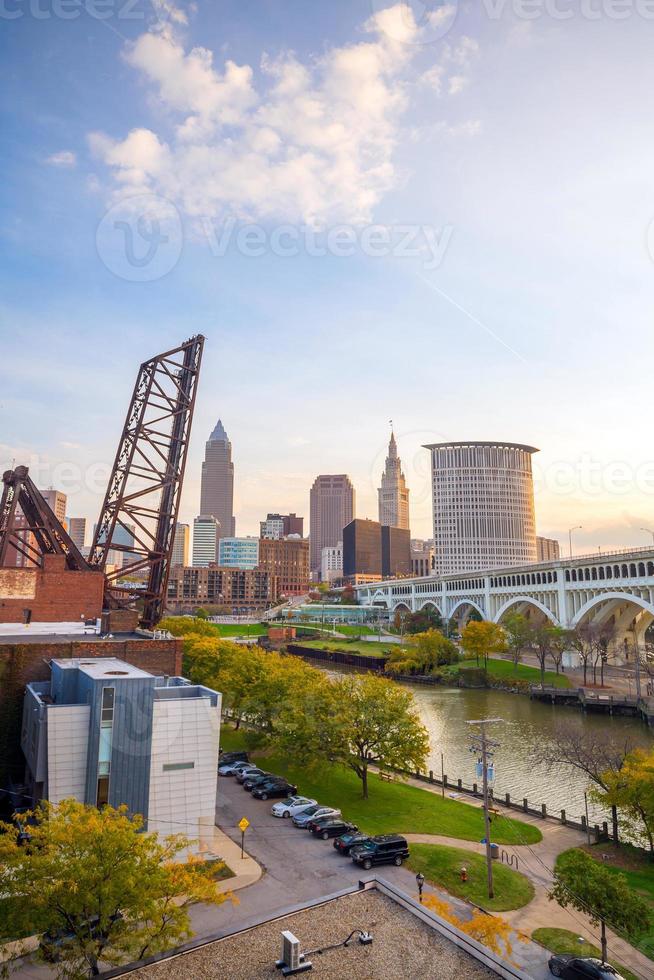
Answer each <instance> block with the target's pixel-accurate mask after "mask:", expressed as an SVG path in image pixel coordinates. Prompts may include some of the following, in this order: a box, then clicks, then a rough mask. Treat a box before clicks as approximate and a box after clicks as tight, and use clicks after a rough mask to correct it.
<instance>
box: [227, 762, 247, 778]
mask: <svg viewBox="0 0 654 980" xmlns="http://www.w3.org/2000/svg"><path fill="white" fill-rule="evenodd" d="M253 768H254V767H253V765H252V763H251V762H228V763H227V765H224V766H221V765H219V766H218V775H219V776H235V775H236V773H237V772H240V771H241V769H253Z"/></svg>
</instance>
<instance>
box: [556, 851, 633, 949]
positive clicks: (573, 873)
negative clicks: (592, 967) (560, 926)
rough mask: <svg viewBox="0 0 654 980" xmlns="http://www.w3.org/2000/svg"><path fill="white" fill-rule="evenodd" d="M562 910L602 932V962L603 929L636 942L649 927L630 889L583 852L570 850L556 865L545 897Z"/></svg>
mask: <svg viewBox="0 0 654 980" xmlns="http://www.w3.org/2000/svg"><path fill="white" fill-rule="evenodd" d="M549 898H550V899H555V900H556V901H557V902H558V903H559V905H560V906H561V907H562V908H567V907H568V906H569V905H571V906H572V908H574V909H577V911H578V912H584V913H585V914H586V915H588V917H589V918H590V920H591V922H592V923H593V925H601V928H602V960H603V962H606V959H607V949H606V926H607V925H609V926H610V927H612V928H613V929H615V930H616V931H617V932H621V933H624V934H625V935H626V936H628V937H629V939H635V938H637V937H638V936H639V935H640V934H641V933H643V932H644V931H645V930H646V929H647V928H648V926H649V923H650V919H651V909H650V906H649V905H648V904H647V902H645V901H644V900H643V899H642V898H640V896H639V895H637V894H636V892H634V891H633V890H632V889H631V888H630V887H629V883H628V881H627V879H626V877H625V876H624V875H623V874H615V873H614V872H612V871H609V870H608V869H607V868H604V867H602V865H601V864H598V863H597V861H594V860H593V858H592V857H590V855H588V854H586V853H585V851H580V850H576V849H575V850H573V851H569V852H568V853H566V854H565V855H562V856H561V858H559V861H558V862H557V869H556V879H555V884H554V887H553V888H552V889H551V891H550V893H549Z"/></svg>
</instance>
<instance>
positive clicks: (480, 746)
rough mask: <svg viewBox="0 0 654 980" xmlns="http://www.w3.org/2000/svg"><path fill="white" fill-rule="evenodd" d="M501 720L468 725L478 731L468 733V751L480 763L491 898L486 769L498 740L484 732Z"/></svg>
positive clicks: (478, 721)
mask: <svg viewBox="0 0 654 980" xmlns="http://www.w3.org/2000/svg"><path fill="white" fill-rule="evenodd" d="M498 721H502V719H501V718H482V719H479V720H477V721H469V722H467V724H468V725H478V726H479V731H472V732H471V735H470V751H471V752H474V753H475V754H476V755H477V757H478V759H479V762H478V765H481V774H482V787H483V797H484V827H485V829H486V874H487V879H488V897H489V898H493V858H492V856H491V819H490V813H489V793H488V779H489V777H488V769H489V762H490V761H491V760H492V758H493V755H494V750H495V749H496V748H499V744H500V743H499V742H494V741H492V739H490V738H489V737H488V735H487V734H486V725H488V724H491V723H492V722H498Z"/></svg>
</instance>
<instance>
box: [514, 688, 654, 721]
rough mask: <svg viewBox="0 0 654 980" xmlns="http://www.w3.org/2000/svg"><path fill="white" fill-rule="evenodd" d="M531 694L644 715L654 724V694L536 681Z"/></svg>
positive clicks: (550, 701) (601, 709)
mask: <svg viewBox="0 0 654 980" xmlns="http://www.w3.org/2000/svg"><path fill="white" fill-rule="evenodd" d="M529 697H530V698H531V699H532V700H533V701H546V702H547V703H548V704H568V705H573V706H574V707H579V708H581V710H582V711H594V712H603V713H605V714H608V715H627V716H632V717H637V718H641V719H642V720H643V721H645V722H647V724H648V725H649V726H650V728H654V697H645V698H644V697H640V698H639V697H636V695H629V694H619V693H610V692H608V691H593V690H588V689H587V688H584V687H579V688H561V687H548V686H545V687H541V686H540V684H532V685H531V686H530V689H529Z"/></svg>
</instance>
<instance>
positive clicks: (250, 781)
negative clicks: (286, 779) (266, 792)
mask: <svg viewBox="0 0 654 980" xmlns="http://www.w3.org/2000/svg"><path fill="white" fill-rule="evenodd" d="M277 778H278V777H277V776H275V774H274V772H263V773H258V774H257V775H255V776H248V778H247V779H245V780H244V781H243V789H244V790H247V792H248V793H251V792H252V790H253V789H254V787H255V786H256V785H257V784H258V783H265V781H266V780H267V779H277Z"/></svg>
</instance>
